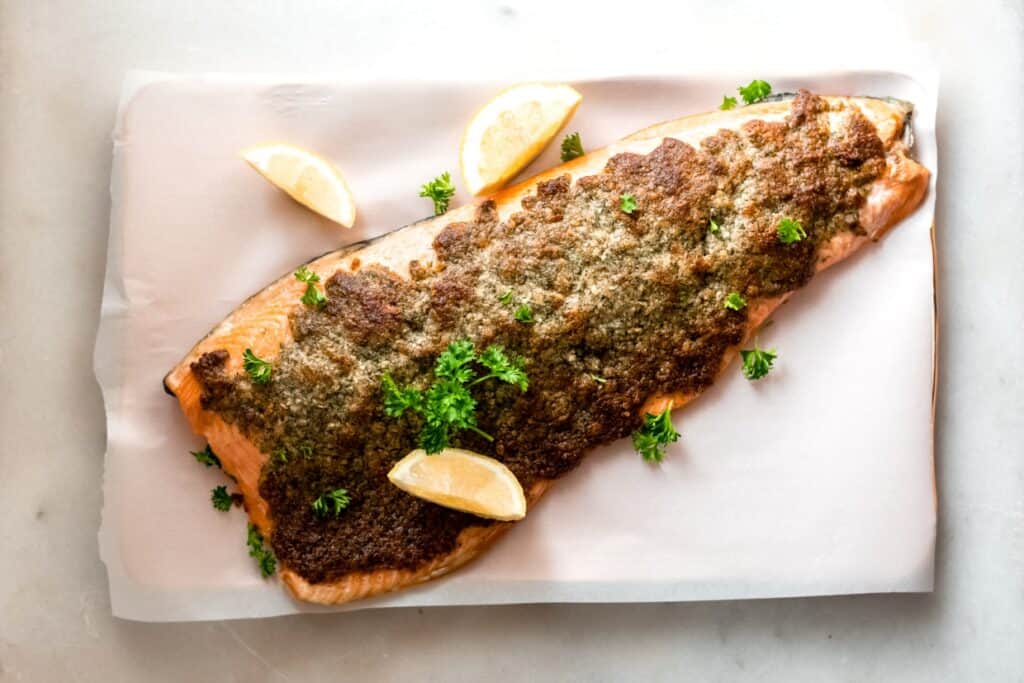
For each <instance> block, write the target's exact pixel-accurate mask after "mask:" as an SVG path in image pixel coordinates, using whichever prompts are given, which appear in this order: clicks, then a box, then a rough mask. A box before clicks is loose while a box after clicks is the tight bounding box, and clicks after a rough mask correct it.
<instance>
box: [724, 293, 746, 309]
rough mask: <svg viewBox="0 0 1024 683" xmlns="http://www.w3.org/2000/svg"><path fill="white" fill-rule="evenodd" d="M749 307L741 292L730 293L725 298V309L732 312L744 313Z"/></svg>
mask: <svg viewBox="0 0 1024 683" xmlns="http://www.w3.org/2000/svg"><path fill="white" fill-rule="evenodd" d="M746 306H747V300H746V299H744V298H743V296H742V295H740V293H739V292H729V295H728V296H727V297H725V307H726V308H728V309H729V310H730V311H742V310H743V309H744V308H746Z"/></svg>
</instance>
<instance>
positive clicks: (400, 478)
mask: <svg viewBox="0 0 1024 683" xmlns="http://www.w3.org/2000/svg"><path fill="white" fill-rule="evenodd" d="M388 479H389V480H390V481H391V483H392V484H394V485H395V486H397V487H398V488H400V489H402V490H403V491H405V492H406V493H411V494H412V495H414V496H416V497H417V498H422V499H424V500H429V501H430V502H431V503H437V504H438V505H443V506H444V507H448V508H452V509H454V510H461V511H462V512H469V513H472V514H474V515H477V516H479V517H487V518H488V519H498V520H502V521H506V522H507V521H512V520H516V519H522V518H523V517H525V516H526V497H525V496H523V487H522V486H520V484H519V480H518V479H516V475H514V474H512V471H511V470H509V468H507V467H505V466H504V465H503V464H501V463H500V462H498V461H497V460H495V459H494V458H489V457H487V456H486V455H480V454H479V453H474V452H473V451H466V450H462V449H461V448H446V449H444V450H443V451H441V452H440V453H437V454H435V455H427V452H426V451H425V450H423V449H422V448H418V449H416V450H415V451H413V452H412V453H410V454H409V455H407V456H405V457H404V458H402V459H401V460H399V461H398V462H397V463H395V466H394V467H392V468H391V471H390V472H388Z"/></svg>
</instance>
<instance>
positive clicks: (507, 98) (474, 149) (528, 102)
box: [459, 83, 583, 195]
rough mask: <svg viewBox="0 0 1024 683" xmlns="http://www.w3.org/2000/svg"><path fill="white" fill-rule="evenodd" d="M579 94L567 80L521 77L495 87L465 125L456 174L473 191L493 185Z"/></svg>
mask: <svg viewBox="0 0 1024 683" xmlns="http://www.w3.org/2000/svg"><path fill="white" fill-rule="evenodd" d="M581 99H583V96H582V95H580V94H579V92H577V91H576V89H575V88H572V87H571V86H568V85H556V84H547V83H527V84H524V85H517V86H514V87H512V88H509V89H508V90H505V91H503V92H501V93H499V94H498V95H497V96H496V97H495V98H494V99H492V100H491V101H490V102H488V103H487V104H486V105H484V107H483V109H481V110H480V111H478V112H477V113H476V116H474V117H473V119H472V120H471V121H470V122H469V125H468V126H466V132H465V134H464V135H463V136H462V147H461V149H460V151H459V163H460V165H461V167H462V179H463V180H464V181H465V183H466V188H467V189H468V190H469V191H470V192H471V193H472V194H474V195H478V194H483V193H485V192H490V191H491V190H496V189H498V188H499V187H501V186H502V185H504V184H505V183H507V182H508V181H509V179H511V178H512V177H513V176H514V175H515V174H516V173H518V172H519V171H521V170H522V169H523V167H524V166H526V165H527V164H528V163H530V162H531V161H533V160H534V158H535V157H536V156H537V155H538V154H540V152H541V150H542V149H544V147H545V146H547V144H548V143H549V142H551V138H553V137H555V134H556V133H558V131H559V129H561V127H562V126H564V125H565V123H566V121H568V120H569V117H570V116H572V114H573V112H574V111H576V107H577V106H579V103H580V100H581Z"/></svg>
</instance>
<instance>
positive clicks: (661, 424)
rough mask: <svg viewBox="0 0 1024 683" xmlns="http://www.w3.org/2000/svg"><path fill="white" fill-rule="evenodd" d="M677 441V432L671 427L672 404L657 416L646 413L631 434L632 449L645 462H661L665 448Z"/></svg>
mask: <svg viewBox="0 0 1024 683" xmlns="http://www.w3.org/2000/svg"><path fill="white" fill-rule="evenodd" d="M678 440H679V432H677V431H676V429H675V427H674V426H673V425H672V404H671V403H669V404H668V406H667V407H666V408H665V410H663V411H662V412H661V413H660V414H658V415H652V414H651V413H647V414H646V415H644V423H643V425H642V426H641V427H640V429H638V430H636V431H635V432H633V448H635V449H636V452H637V453H639V454H640V457H642V458H643V459H644V460H645V461H646V462H661V461H662V460H663V459H664V458H665V447H666V446H668V444H670V443H674V442H676V441H678Z"/></svg>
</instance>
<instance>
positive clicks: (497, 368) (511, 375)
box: [470, 344, 530, 391]
mask: <svg viewBox="0 0 1024 683" xmlns="http://www.w3.org/2000/svg"><path fill="white" fill-rule="evenodd" d="M479 360H480V365H482V366H484V367H485V368H487V369H488V370H490V373H489V374H486V375H484V376H483V377H478V378H477V379H475V380H473V382H472V384H470V386H473V385H474V384H479V383H480V382H483V381H486V380H489V379H491V378H492V377H494V378H497V379H500V380H501V381H502V382H505V383H506V384H514V385H515V386H517V387H519V390H520V391H526V389H527V388H528V387H529V385H530V380H529V378H528V377H527V376H526V370H524V369H523V366H524V365H525V364H526V361H525V360H524V359H523V358H522V357H521V356H512V357H509V355H508V354H506V353H505V349H504V348H502V347H500V346H495V345H493V344H492V345H491V346H488V347H487V348H486V349H484V352H483V353H481V354H480V359H479Z"/></svg>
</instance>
